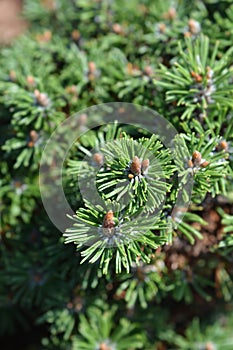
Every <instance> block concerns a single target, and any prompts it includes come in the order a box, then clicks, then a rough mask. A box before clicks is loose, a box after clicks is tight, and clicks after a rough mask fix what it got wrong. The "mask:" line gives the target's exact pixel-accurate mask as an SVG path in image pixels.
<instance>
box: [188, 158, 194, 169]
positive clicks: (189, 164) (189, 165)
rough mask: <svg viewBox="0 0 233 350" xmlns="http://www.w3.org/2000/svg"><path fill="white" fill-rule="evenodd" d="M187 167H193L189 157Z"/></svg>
mask: <svg viewBox="0 0 233 350" xmlns="http://www.w3.org/2000/svg"><path fill="white" fill-rule="evenodd" d="M188 167H189V168H193V167H194V164H193V161H192V160H191V159H189V160H188Z"/></svg>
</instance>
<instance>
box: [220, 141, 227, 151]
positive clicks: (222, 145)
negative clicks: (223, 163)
mask: <svg viewBox="0 0 233 350" xmlns="http://www.w3.org/2000/svg"><path fill="white" fill-rule="evenodd" d="M218 150H220V151H221V150H225V151H227V150H228V143H227V142H226V141H225V140H222V141H220V142H219V145H218Z"/></svg>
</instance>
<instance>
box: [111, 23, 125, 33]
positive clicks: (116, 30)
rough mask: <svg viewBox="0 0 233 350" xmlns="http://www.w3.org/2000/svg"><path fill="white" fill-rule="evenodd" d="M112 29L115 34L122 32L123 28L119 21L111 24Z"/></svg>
mask: <svg viewBox="0 0 233 350" xmlns="http://www.w3.org/2000/svg"><path fill="white" fill-rule="evenodd" d="M112 30H113V31H114V33H116V34H123V29H122V26H121V25H120V24H119V23H114V24H113V25H112Z"/></svg>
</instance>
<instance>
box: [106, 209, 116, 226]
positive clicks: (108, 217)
mask: <svg viewBox="0 0 233 350" xmlns="http://www.w3.org/2000/svg"><path fill="white" fill-rule="evenodd" d="M113 218H114V214H113V211H112V210H109V211H108V212H107V213H106V214H105V216H104V220H103V227H104V228H113V227H114V226H115V223H114V220H113Z"/></svg>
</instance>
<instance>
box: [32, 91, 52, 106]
mask: <svg viewBox="0 0 233 350" xmlns="http://www.w3.org/2000/svg"><path fill="white" fill-rule="evenodd" d="M34 95H35V98H36V101H37V103H38V104H39V105H40V106H42V107H46V106H48V104H49V99H48V97H47V95H46V94H45V93H43V92H40V91H39V90H37V89H36V90H35V91H34Z"/></svg>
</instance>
